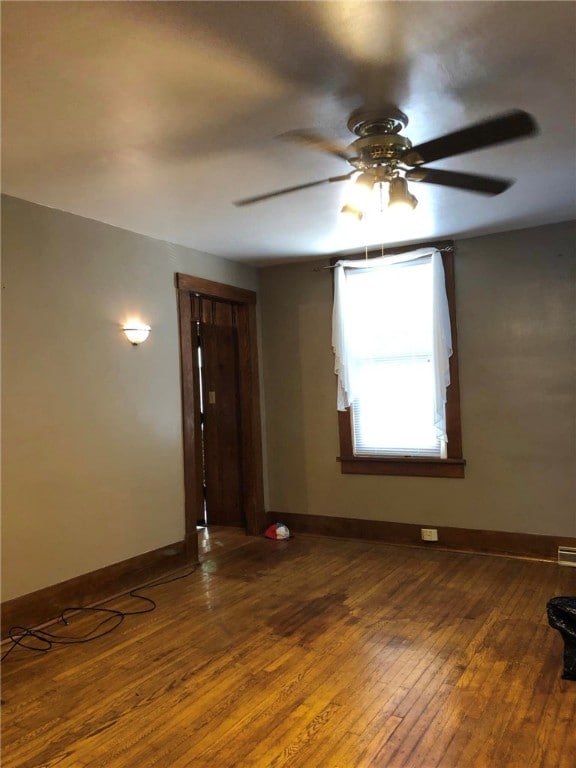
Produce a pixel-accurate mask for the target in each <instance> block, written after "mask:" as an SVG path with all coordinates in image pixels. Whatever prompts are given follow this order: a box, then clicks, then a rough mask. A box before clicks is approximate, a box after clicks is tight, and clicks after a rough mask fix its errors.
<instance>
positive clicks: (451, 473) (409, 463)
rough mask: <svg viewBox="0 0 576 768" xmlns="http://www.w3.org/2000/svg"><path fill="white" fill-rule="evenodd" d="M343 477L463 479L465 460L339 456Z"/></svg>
mask: <svg viewBox="0 0 576 768" xmlns="http://www.w3.org/2000/svg"><path fill="white" fill-rule="evenodd" d="M337 461H339V462H340V471H341V473H342V474H343V475H404V476H412V477H453V478H463V477H464V467H465V465H466V460H465V459H433V458H416V457H414V458H412V457H406V458H381V457H378V458H372V457H367V456H361V457H360V456H338V458H337Z"/></svg>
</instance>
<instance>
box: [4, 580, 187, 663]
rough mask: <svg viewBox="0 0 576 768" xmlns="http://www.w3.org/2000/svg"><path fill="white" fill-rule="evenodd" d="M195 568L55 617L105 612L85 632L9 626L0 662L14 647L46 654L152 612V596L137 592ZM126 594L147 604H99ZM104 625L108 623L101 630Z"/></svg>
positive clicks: (64, 620) (63, 621)
mask: <svg viewBox="0 0 576 768" xmlns="http://www.w3.org/2000/svg"><path fill="white" fill-rule="evenodd" d="M195 571H196V566H194V567H193V568H191V569H190V570H188V571H187V572H186V573H183V574H181V575H180V576H173V577H172V578H170V579H159V580H157V581H152V582H149V583H148V584H143V585H142V586H140V587H136V588H135V589H132V590H130V591H129V592H125V593H124V594H123V595H116V596H115V597H113V598H110V599H109V600H104V601H102V603H101V604H100V605H99V606H97V607H91V606H73V607H70V608H65V609H64V610H63V611H62V613H61V614H60V617H59V618H58V619H57V622H58V623H59V624H64V625H66V626H67V625H68V624H69V623H70V619H69V618H68V616H69V614H71V613H73V614H78V613H94V614H105V617H104V618H103V619H102V620H101V621H100V622H99V623H98V624H97V625H96V626H95V627H93V628H92V629H91V630H90V631H89V632H87V633H86V634H84V635H77V636H74V635H58V634H54V633H53V632H48V631H47V630H45V629H31V628H29V627H18V626H16V627H11V628H10V630H9V632H8V636H9V638H10V640H11V641H12V645H11V646H10V647H9V648H8V650H7V651H6V652H5V653H3V654H2V656H0V661H4V659H6V658H7V657H8V656H9V655H10V654H11V653H12V651H13V650H14V649H15V648H23V649H25V650H27V651H37V652H39V653H47V652H48V651H50V650H52V648H53V647H54V646H55V645H77V644H79V643H89V642H91V641H92V640H98V638H100V637H104V636H105V635H109V634H110V632H113V631H114V630H115V629H117V628H118V627H119V626H120V624H122V622H123V621H124V619H125V618H126V616H138V615H139V614H141V613H151V612H152V611H153V610H154V609H155V608H156V603H155V601H154V600H153V599H152V598H151V597H147V596H146V595H141V594H139V592H141V591H142V590H143V589H153V588H154V587H161V586H163V585H164V584H171V583H172V582H173V581H180V580H181V579H187V578H188V577H189V576H191V575H192V574H193V573H195ZM126 596H128V597H133V598H135V599H136V600H143V601H144V602H145V603H147V606H146V607H145V608H142V610H140V611H121V610H118V609H116V608H102V607H100V606H101V605H105V604H106V603H107V602H110V601H111V600H118V599H119V598H121V597H126ZM107 624H109V625H110V626H108V627H107V628H106V629H104V627H106V625H107Z"/></svg>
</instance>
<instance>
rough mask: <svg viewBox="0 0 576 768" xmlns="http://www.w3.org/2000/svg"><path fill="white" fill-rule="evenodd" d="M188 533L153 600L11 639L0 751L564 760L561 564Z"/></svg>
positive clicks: (22, 757) (243, 763) (567, 740)
mask: <svg viewBox="0 0 576 768" xmlns="http://www.w3.org/2000/svg"><path fill="white" fill-rule="evenodd" d="M200 552H201V557H202V562H201V565H200V566H199V567H198V569H197V570H196V572H194V573H193V574H192V575H190V576H189V577H188V578H186V579H183V580H180V581H175V582H173V583H171V584H166V585H163V586H160V587H156V588H154V589H151V590H145V591H144V592H145V594H149V595H150V596H151V597H153V598H154V600H156V601H157V605H158V607H157V609H156V610H155V611H154V612H152V613H148V614H144V615H140V616H131V617H127V618H126V619H125V620H124V622H123V623H122V624H121V625H120V626H119V628H118V629H117V630H115V631H114V632H112V633H111V634H109V635H107V636H106V637H103V638H100V639H98V640H95V641H93V642H90V643H87V644H81V645H74V646H65V647H58V648H55V649H54V650H51V651H49V652H48V653H45V654H39V653H36V654H35V653H31V652H26V651H23V650H20V649H17V650H15V651H14V652H13V653H11V654H10V655H9V656H8V658H7V659H6V660H5V663H4V670H3V699H4V704H3V708H2V709H3V717H2V727H3V759H2V765H3V766H4V768H16V766H17V767H18V768H40V767H42V768H56V767H57V768H120V766H122V767H127V768H152V767H154V768H195V767H196V766H198V767H200V766H202V767H203V768H208V767H209V768H245V767H246V768H247V767H249V766H254V767H259V768H260V767H261V768H272V767H279V766H293V767H294V768H297V767H302V766H308V767H310V768H363V767H365V768H372V767H377V768H396V767H397V768H400V767H402V768H408V767H409V768H435V767H436V766H442V767H443V768H514V767H515V766H518V768H520V766H522V768H539V767H541V768H574V766H576V682H568V681H564V680H561V678H560V675H561V669H562V649H563V644H562V641H561V638H560V636H559V634H558V633H557V632H556V631H554V630H553V629H551V628H550V627H549V626H548V624H547V620H546V602H547V600H548V599H549V598H550V597H552V596H554V595H560V594H576V569H573V568H566V567H564V568H562V567H559V566H557V565H556V564H554V563H547V562H538V561H528V560H520V559H509V558H504V557H490V556H479V555H468V554H462V553H451V552H442V551H437V550H425V549H416V548H414V549H412V548H403V547H394V546H388V545H385V544H381V543H371V542H361V541H349V540H342V539H339V540H332V539H323V538H320V537H312V536H298V537H296V538H294V539H291V540H289V541H286V542H274V541H268V540H266V539H264V538H259V539H257V538H249V537H246V536H244V535H243V533H242V532H241V531H238V530H236V529H216V530H213V531H210V532H209V533H208V532H206V531H203V532H201V533H200ZM109 605H110V606H114V607H118V608H124V609H136V610H137V609H139V608H140V605H139V604H136V601H134V600H133V599H131V598H122V599H117V600H115V601H114V602H113V603H110V604H109ZM95 621H96V619H95V618H94V617H83V616H77V617H75V618H74V619H73V620H72V621H71V623H70V625H69V626H68V627H56V628H54V629H53V631H54V632H59V633H62V634H66V633H72V634H76V635H78V634H81V633H82V632H86V631H88V630H89V628H90V627H91V626H92V625H93V624H94V623H95ZM5 649H6V646H4V650H5Z"/></svg>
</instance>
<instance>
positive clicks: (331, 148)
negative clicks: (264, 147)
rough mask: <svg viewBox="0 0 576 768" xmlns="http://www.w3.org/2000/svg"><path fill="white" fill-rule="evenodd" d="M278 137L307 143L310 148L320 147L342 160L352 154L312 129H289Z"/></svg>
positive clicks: (347, 158) (321, 149)
mask: <svg viewBox="0 0 576 768" xmlns="http://www.w3.org/2000/svg"><path fill="white" fill-rule="evenodd" d="M278 138H279V139H284V140H285V141H295V142H298V144H305V145H306V146H307V147H309V148H310V149H318V150H320V152H327V153H328V154H329V155H335V156H336V157H339V158H340V159H341V160H346V161H347V160H349V159H350V154H349V153H348V150H347V149H346V147H344V146H342V145H341V144H338V143H337V142H336V141H330V139H326V138H324V136H320V135H319V134H317V133H313V132H312V131H298V130H296V131H287V132H286V133H281V134H280V136H278Z"/></svg>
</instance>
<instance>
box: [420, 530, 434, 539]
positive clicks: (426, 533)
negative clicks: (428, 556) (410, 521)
mask: <svg viewBox="0 0 576 768" xmlns="http://www.w3.org/2000/svg"><path fill="white" fill-rule="evenodd" d="M420 533H421V535H422V541H438V529H437V528H420Z"/></svg>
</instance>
